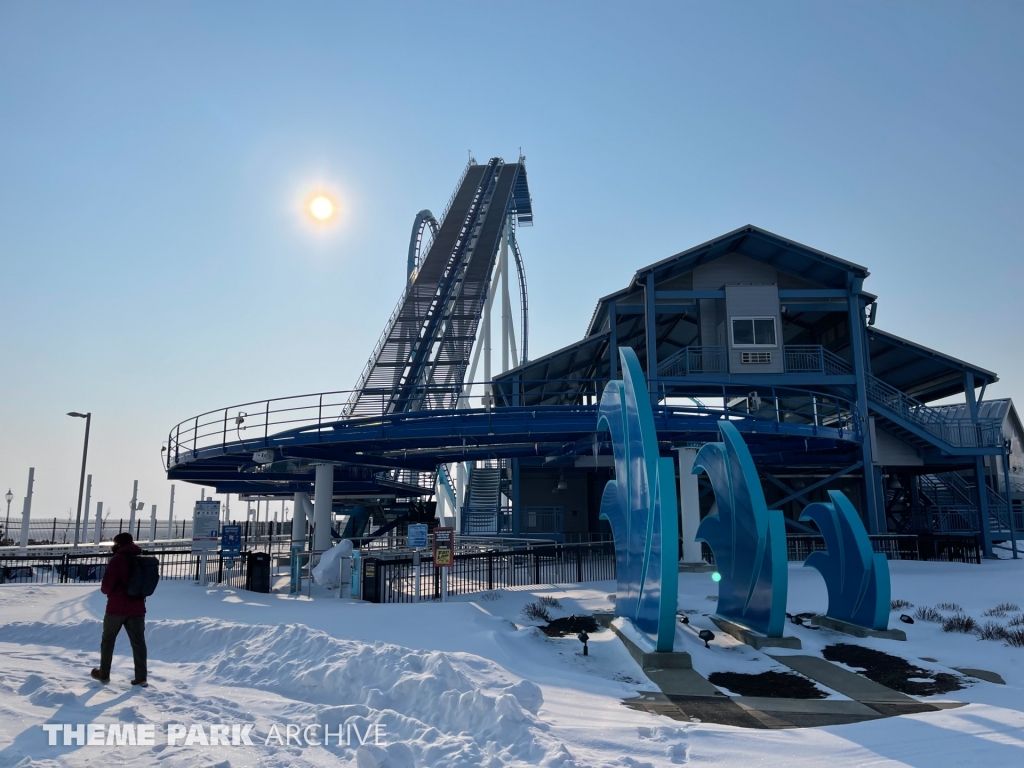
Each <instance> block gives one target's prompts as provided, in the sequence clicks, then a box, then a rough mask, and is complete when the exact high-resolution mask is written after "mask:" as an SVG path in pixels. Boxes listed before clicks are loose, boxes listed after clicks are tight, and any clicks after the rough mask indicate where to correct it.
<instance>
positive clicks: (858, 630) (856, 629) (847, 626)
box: [811, 616, 907, 640]
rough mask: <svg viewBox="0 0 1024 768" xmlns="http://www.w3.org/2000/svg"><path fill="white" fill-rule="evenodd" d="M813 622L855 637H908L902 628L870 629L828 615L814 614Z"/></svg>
mask: <svg viewBox="0 0 1024 768" xmlns="http://www.w3.org/2000/svg"><path fill="white" fill-rule="evenodd" d="M811 624H817V625H818V626H819V627H824V628H825V629H831V630H833V631H835V632H842V633H844V634H847V635H853V636H854V637H878V638H881V639H882V640H906V639H907V633H906V632H904V631H903V630H902V629H868V628H867V627H861V626H859V625H857V624H851V623H850V622H848V621H840V620H839V619H833V618H830V617H828V616H812V617H811Z"/></svg>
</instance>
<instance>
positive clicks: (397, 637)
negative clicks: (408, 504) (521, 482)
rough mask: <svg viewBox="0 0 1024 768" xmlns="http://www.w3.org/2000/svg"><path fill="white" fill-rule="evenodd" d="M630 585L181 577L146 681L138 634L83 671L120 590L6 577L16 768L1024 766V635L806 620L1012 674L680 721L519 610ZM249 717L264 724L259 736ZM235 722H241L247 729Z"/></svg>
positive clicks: (596, 602) (733, 660)
mask: <svg viewBox="0 0 1024 768" xmlns="http://www.w3.org/2000/svg"><path fill="white" fill-rule="evenodd" d="M1022 577H1024V561H1017V562H1012V561H1003V562H999V563H993V562H986V563H985V564H984V565H981V566H975V565H958V564H940V563H904V562H897V563H892V583H893V597H894V598H902V599H905V600H909V601H910V602H912V603H914V604H915V606H934V605H935V604H936V603H939V602H943V601H950V602H955V603H959V604H960V605H961V606H962V607H963V609H964V611H965V612H966V613H968V614H969V615H971V616H973V617H974V618H975V619H978V620H982V613H983V612H984V611H986V610H988V609H990V608H992V607H994V606H995V605H996V604H997V603H1000V602H1014V603H1018V604H1021V605H1024V588H1022ZM613 589H614V585H613V584H612V583H610V582H602V583H594V584H587V585H582V586H577V587H566V588H558V587H552V588H547V589H526V588H523V589H518V590H499V591H496V592H494V593H489V594H487V595H480V594H477V595H471V596H467V597H463V598H456V599H453V600H452V601H451V602H449V603H445V604H426V603H424V604H417V605H367V604H362V603H358V602H354V601H343V600H339V599H337V598H336V597H331V596H330V594H329V593H325V592H320V591H318V590H317V588H315V587H314V592H313V597H312V599H309V598H306V597H303V598H299V599H295V598H290V597H287V596H285V595H276V594H275V595H257V594H253V593H248V592H243V591H239V590H233V589H227V588H210V589H203V588H200V587H198V586H196V585H193V584H191V583H189V582H172V581H167V582H163V583H162V584H161V585H160V587H159V589H158V591H157V593H156V595H155V596H154V597H153V598H151V599H150V601H149V616H148V617H147V618H148V620H147V631H146V634H147V640H148V643H149V654H150V662H149V668H150V680H151V683H152V685H151V686H150V688H148V689H137V688H136V689H133V688H132V687H131V686H130V685H129V680H130V679H131V676H132V667H131V656H130V652H129V647H128V641H127V638H126V637H125V636H124V635H123V634H122V636H121V637H120V638H119V640H118V647H117V654H116V655H115V664H114V669H113V673H112V681H111V683H110V684H109V685H107V686H102V685H100V684H99V683H96V682H95V681H92V680H90V679H89V677H88V674H89V670H90V669H91V668H92V667H93V666H95V665H96V664H97V662H98V644H99V635H100V620H101V619H102V615H103V611H104V605H105V602H104V598H103V596H102V595H101V594H100V593H99V591H98V590H97V589H96V588H95V587H91V586H80V585H54V586H32V585H25V586H21V585H3V586H0V655H2V658H3V659H4V661H5V662H6V663H5V665H4V666H5V672H6V674H5V675H4V676H3V677H2V678H0V766H7V765H25V766H29V765H47V766H49V765H74V766H77V765H82V766H86V765H96V766H100V765H103V766H106V765H118V764H124V765H129V764H130V765H162V766H215V765H217V766H246V765H269V766H276V765H280V766H305V765H311V766H314V765H315V766H319V765H347V764H353V765H358V766H361V767H364V768H365V766H395V767H396V768H397V767H402V768H404V767H406V766H414V765H415V766H421V765H423V766H504V765H545V766H567V767H568V766H612V765H614V766H642V765H651V766H668V765H674V764H675V765H678V764H684V763H690V764H701V763H706V764H711V763H714V764H723V765H737V766H740V765H742V766H748V765H799V766H802V765H807V766H811V765H815V766H817V765H822V764H824V763H826V762H828V763H829V764H832V765H885V764H906V765H915V766H929V768H932V767H938V766H954V765H983V764H989V765H994V764H999V765H1017V764H1021V763H1022V761H1024V648H1009V647H1005V646H1004V645H1002V644H1001V643H998V642H992V641H982V640H978V639H976V638H975V637H974V636H963V635H950V634H947V633H943V632H942V631H941V629H940V628H939V626H938V625H937V624H932V623H926V622H917V623H915V624H913V625H902V624H899V623H898V622H895V615H894V622H895V624H896V625H897V626H900V627H901V628H904V629H906V631H907V634H908V637H909V639H908V642H906V643H900V642H894V641H885V640H852V639H850V638H848V637H846V636H843V635H838V634H834V633H829V632H826V631H824V630H819V631H814V630H810V629H804V628H801V627H796V626H794V625H792V624H787V630H788V631H791V632H793V633H794V634H797V635H798V636H799V637H800V638H801V640H802V641H803V644H804V651H803V652H804V653H812V654H813V653H819V652H820V649H821V648H822V647H823V646H824V645H826V644H829V643H834V642H858V643H861V644H864V645H867V646H870V647H874V648H878V649H880V650H884V651H886V652H889V653H893V654H897V655H900V656H903V657H904V658H906V659H908V660H910V661H911V662H913V663H914V664H916V665H918V666H921V667H923V668H925V669H930V670H936V671H950V668H951V667H976V668H982V669H986V670H990V671H993V672H997V673H998V674H999V675H1001V676H1002V677H1003V678H1004V679H1005V680H1006V682H1007V684H1006V685H1005V686H1001V685H996V684H992V683H987V682H972V683H971V684H970V685H968V686H967V687H966V688H964V689H963V690H961V691H956V692H954V693H950V694H946V695H944V696H941V697H936V698H941V699H943V700H956V701H964V702H970V703H969V704H968V705H967V706H964V707H960V708H957V709H948V710H943V711H941V712H933V713H927V714H920V715H912V716H904V717H899V718H891V719H885V720H876V721H871V722H866V723H859V724H853V725H844V726H835V727H828V728H806V729H797V730H778V731H767V730H746V729H739V728H732V727H728V726H717V725H710V724H704V723H701V724H697V723H681V722H675V721H672V720H669V719H666V718H662V717H658V716H655V715H651V714H647V713H644V712H639V711H635V710H632V709H630V708H627V707H626V706H624V705H623V704H622V700H623V699H624V698H628V697H630V696H633V695H634V694H635V692H636V691H638V690H653V689H654V686H653V684H652V683H651V682H650V681H649V680H647V678H646V677H645V676H644V674H643V673H642V671H641V670H640V668H639V667H638V666H637V665H636V664H635V663H634V662H633V660H632V659H631V658H630V656H629V655H628V654H627V653H626V651H625V649H624V648H623V646H622V645H621V643H620V642H619V641H618V640H617V639H615V637H614V636H613V635H612V633H611V632H609V631H601V632H597V633H594V634H593V636H592V640H591V643H590V648H591V650H590V655H589V656H587V657H583V656H582V655H581V646H580V643H579V642H578V641H577V640H576V638H575V637H567V638H548V637H546V636H545V635H544V634H543V633H541V632H540V630H538V629H536V628H535V627H530V626H528V624H530V622H528V621H527V620H525V619H524V618H523V617H522V615H521V610H522V608H523V606H524V605H525V604H526V603H528V602H531V601H534V600H536V598H537V596H538V595H550V596H552V597H555V598H557V599H558V600H559V602H560V603H561V606H562V607H561V608H560V609H556V610H553V611H552V614H553V615H554V616H567V615H569V614H570V613H577V614H579V613H591V612H593V611H608V610H610V609H611V607H612V603H611V602H610V601H609V600H608V594H609V593H610V592H611V591H612V590H613ZM716 591H717V590H716V588H715V585H714V583H713V582H712V581H711V578H710V574H682V575H680V603H679V604H680V609H682V610H686V611H690V612H691V613H688V614H687V615H688V616H689V617H690V620H691V624H692V626H693V627H694V628H695V630H696V629H700V628H709V629H712V630H713V631H716V630H715V628H714V626H713V625H711V624H710V622H709V619H708V618H707V616H706V615H705V614H710V613H712V612H713V611H714V607H715V605H714V602H713V601H711V600H708V599H707V598H708V596H709V595H714V594H715V593H716ZM826 603H827V598H826V594H825V589H824V585H823V583H822V582H821V579H820V577H819V576H818V574H817V572H815V571H812V570H811V569H803V568H801V567H800V566H799V564H793V565H791V568H790V597H789V606H788V609H789V611H790V612H791V613H798V612H804V611H823V610H824V609H825V607H826ZM907 612H908V613H910V612H912V610H910V611H907ZM1011 615H1012V614H1011ZM1007 618H1009V617H1007ZM1003 621H1004V623H1005V621H1006V620H1005V619H1004V620H1003ZM695 630H694V631H691V630H690V629H680V632H679V635H678V640H677V642H678V646H677V647H678V648H679V649H680V650H687V651H689V652H690V653H691V654H692V656H693V662H694V667H695V668H696V669H697V670H698V671H700V672H701V673H702V674H704V675H708V674H710V673H712V672H714V671H750V672H761V671H765V670H768V669H780V670H781V669H782V668H781V667H780V666H779V665H777V663H776V662H774V661H772V660H771V659H769V658H767V657H766V656H764V655H763V654H760V653H758V652H756V651H753V650H752V649H750V648H748V647H746V646H742V645H740V644H738V643H736V642H735V641H733V640H732V639H731V638H728V637H723V636H722V635H721V633H718V632H717V631H716V635H717V637H716V639H715V640H714V641H713V642H712V643H711V646H712V647H711V648H710V649H705V648H704V646H703V643H701V642H700V641H698V640H697V639H696V632H695ZM921 657H928V658H933V659H936V661H935V662H927V661H922V660H921ZM831 695H832V696H833V697H837V698H841V697H840V696H839V694H836V693H834V692H831ZM50 723H68V724H72V725H74V724H88V723H92V724H105V726H107V727H106V728H105V729H104V733H105V734H107V735H109V732H110V731H111V729H110V728H109V726H110V725H112V724H114V725H118V726H119V727H122V728H123V727H124V726H126V725H128V724H134V725H136V726H138V725H144V724H152V725H154V726H155V729H154V730H155V739H154V741H155V743H154V744H153V745H151V746H149V745H147V746H140V745H135V746H132V745H129V744H126V745H123V746H117V745H116V744H112V745H111V746H88V745H86V746H79V745H77V744H76V743H71V744H69V745H68V746H65V745H64V743H63V735H62V734H59V733H58V734H55V736H54V740H55V741H56V742H57V743H56V744H55V745H53V746H50V745H49V744H48V734H47V732H46V731H45V730H44V729H43V728H42V726H43V725H44V724H50ZM221 724H223V725H225V726H227V727H226V728H225V729H224V730H223V731H218V736H219V737H220V738H218V739H217V740H218V741H221V740H223V742H225V743H220V744H216V745H204V744H203V743H202V741H208V740H209V737H210V731H211V726H214V725H221ZM247 724H254V725H253V727H252V728H251V729H249V730H247V731H244V730H242V728H244V727H245V726H246V725H247ZM177 725H181V726H183V728H182V729H181V731H180V736H179V737H178V738H177V744H176V745H174V746H170V745H168V744H167V743H166V742H167V737H166V733H167V731H168V728H169V726H177ZM193 725H201V726H203V729H202V736H203V738H202V739H200V733H199V730H198V729H192V732H191V734H189V733H188V731H189V729H190V727H191V726H193ZM289 725H290V726H292V728H291V730H290V731H289V728H288V726H289ZM312 725H317V726H318V727H316V728H310V727H309V726H312ZM231 726H239V728H236V729H235V731H234V733H232V731H231ZM324 726H327V727H329V729H330V732H331V743H330V746H327V747H325V746H323V745H322V744H321V745H316V744H313V745H310V744H308V743H307V741H309V742H316V741H322V739H323V732H324ZM339 726H342V736H341V741H342V744H340V745H338V744H337V743H336V742H337V741H338V737H337V736H336V735H335V734H336V733H337V732H338V727H339ZM51 730H52V729H51ZM175 732H176V733H178V731H175ZM136 733H137V732H136ZM242 733H244V734H245V735H246V736H247V737H248V740H250V741H251V742H252V745H251V746H249V745H246V744H245V743H244V739H243V738H239V737H240V736H241V734H242ZM289 733H290V734H291V736H292V738H291V743H287V741H288V736H289ZM275 734H279V735H280V737H279V738H277V737H276V736H275ZM122 736H123V734H122ZM189 736H191V738H189ZM268 737H269V738H268ZM232 738H234V740H235V741H239V742H240V743H239V745H238V746H234V745H232V744H231V741H232ZM114 741H116V738H115V739H114ZM186 741H189V742H192V743H190V744H188V745H186V744H185V742H186ZM345 742H347V743H345ZM361 742H365V743H362V744H361Z"/></svg>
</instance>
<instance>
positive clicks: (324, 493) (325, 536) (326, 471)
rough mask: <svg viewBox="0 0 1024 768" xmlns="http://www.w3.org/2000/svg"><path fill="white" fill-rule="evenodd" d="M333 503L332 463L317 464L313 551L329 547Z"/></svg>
mask: <svg viewBox="0 0 1024 768" xmlns="http://www.w3.org/2000/svg"><path fill="white" fill-rule="evenodd" d="M333 503H334V465H333V464H318V465H317V467H316V485H314V486H313V525H314V526H315V530H316V533H315V535H314V538H313V551H314V552H321V553H322V552H326V551H327V550H328V549H330V548H331V523H332V522H333V518H334V515H333V513H332V509H331V506H332V504H333Z"/></svg>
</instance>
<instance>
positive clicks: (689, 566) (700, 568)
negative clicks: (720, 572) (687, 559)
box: [679, 562, 715, 573]
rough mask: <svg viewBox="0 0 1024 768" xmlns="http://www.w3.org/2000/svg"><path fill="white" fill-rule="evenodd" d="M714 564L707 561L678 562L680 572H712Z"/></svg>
mask: <svg viewBox="0 0 1024 768" xmlns="http://www.w3.org/2000/svg"><path fill="white" fill-rule="evenodd" d="M714 570H715V566H713V565H708V564H707V563H682V562H681V563H679V572H680V573H712V572H713V571H714Z"/></svg>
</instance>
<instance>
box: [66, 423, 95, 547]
mask: <svg viewBox="0 0 1024 768" xmlns="http://www.w3.org/2000/svg"><path fill="white" fill-rule="evenodd" d="M68 416H71V417H73V418H76V419H85V444H84V445H83V446H82V477H81V479H80V480H79V481H78V513H77V514H76V515H75V547H76V548H77V547H78V534H79V531H80V529H81V527H82V492H83V491H84V490H85V459H86V457H87V456H88V455H89V427H90V426H92V413H79V412H78V411H71V412H70V413H68Z"/></svg>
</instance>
